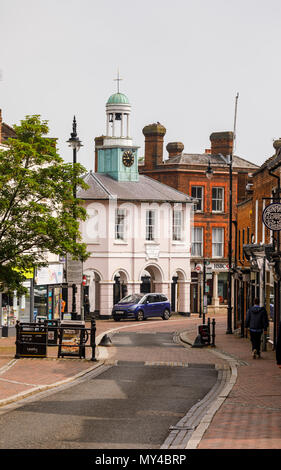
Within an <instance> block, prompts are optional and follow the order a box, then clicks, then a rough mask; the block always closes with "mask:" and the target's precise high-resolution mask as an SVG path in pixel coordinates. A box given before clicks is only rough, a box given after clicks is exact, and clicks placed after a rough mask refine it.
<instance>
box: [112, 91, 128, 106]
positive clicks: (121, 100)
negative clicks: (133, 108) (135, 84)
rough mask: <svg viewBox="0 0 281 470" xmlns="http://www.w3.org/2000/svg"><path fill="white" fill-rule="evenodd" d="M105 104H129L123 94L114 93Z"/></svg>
mask: <svg viewBox="0 0 281 470" xmlns="http://www.w3.org/2000/svg"><path fill="white" fill-rule="evenodd" d="M106 104H130V103H129V100H128V98H127V96H126V95H123V93H114V95H111V96H110V98H109V99H108V101H107V103H106Z"/></svg>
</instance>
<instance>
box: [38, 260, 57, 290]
mask: <svg viewBox="0 0 281 470" xmlns="http://www.w3.org/2000/svg"><path fill="white" fill-rule="evenodd" d="M62 283H63V265H62V264H49V265H48V266H43V267H41V268H38V269H37V272H36V276H35V284H36V285H37V286H46V285H50V284H62Z"/></svg>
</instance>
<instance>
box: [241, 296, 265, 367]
mask: <svg viewBox="0 0 281 470" xmlns="http://www.w3.org/2000/svg"><path fill="white" fill-rule="evenodd" d="M268 324H269V323H268V316H267V312H266V309H265V307H260V306H259V299H257V298H255V300H254V305H253V306H252V307H251V308H249V310H248V312H247V316H246V328H249V330H250V338H251V343H252V354H253V359H256V357H258V358H260V357H261V353H260V348H261V335H262V332H263V331H265V332H266V331H267V328H268Z"/></svg>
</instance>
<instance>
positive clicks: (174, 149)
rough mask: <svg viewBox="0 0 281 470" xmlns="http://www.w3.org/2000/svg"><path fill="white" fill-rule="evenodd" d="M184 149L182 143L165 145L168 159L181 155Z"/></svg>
mask: <svg viewBox="0 0 281 470" xmlns="http://www.w3.org/2000/svg"><path fill="white" fill-rule="evenodd" d="M183 149H184V145H183V143H182V142H169V143H168V144H167V145H166V150H167V152H168V154H169V158H170V157H175V156H176V155H181V154H182V152H183Z"/></svg>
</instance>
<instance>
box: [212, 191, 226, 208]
mask: <svg viewBox="0 0 281 470" xmlns="http://www.w3.org/2000/svg"><path fill="white" fill-rule="evenodd" d="M223 198H224V190H223V188H212V212H223V210H224V204H223Z"/></svg>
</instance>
